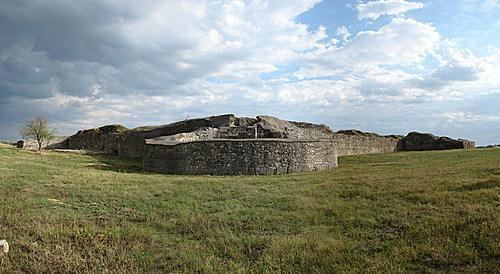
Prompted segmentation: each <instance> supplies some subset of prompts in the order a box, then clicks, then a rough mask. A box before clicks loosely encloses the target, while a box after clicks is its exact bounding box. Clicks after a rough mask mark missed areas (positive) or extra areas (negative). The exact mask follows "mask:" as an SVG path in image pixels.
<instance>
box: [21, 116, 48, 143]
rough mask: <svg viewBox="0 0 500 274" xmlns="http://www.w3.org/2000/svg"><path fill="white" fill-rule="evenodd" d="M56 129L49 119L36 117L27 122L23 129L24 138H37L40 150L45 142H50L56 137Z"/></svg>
mask: <svg viewBox="0 0 500 274" xmlns="http://www.w3.org/2000/svg"><path fill="white" fill-rule="evenodd" d="M54 134H55V129H52V128H50V127H49V124H48V122H47V119H45V118H44V117H36V118H33V119H31V120H29V121H27V122H26V124H25V125H24V127H23V129H22V130H21V136H22V137H23V139H31V140H35V141H36V142H37V144H38V150H39V151H40V150H41V149H42V147H43V143H45V142H47V143H48V142H49V141H50V140H52V139H54V137H55V135H54Z"/></svg>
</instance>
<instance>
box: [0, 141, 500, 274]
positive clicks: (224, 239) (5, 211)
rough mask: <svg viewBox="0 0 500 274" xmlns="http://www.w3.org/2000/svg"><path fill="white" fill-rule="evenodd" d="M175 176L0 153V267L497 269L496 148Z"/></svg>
mask: <svg viewBox="0 0 500 274" xmlns="http://www.w3.org/2000/svg"><path fill="white" fill-rule="evenodd" d="M339 164H340V167H339V168H338V169H335V170H331V171H324V172H313V173H304V174H293V175H287V176H270V177H253V176H238V177H210V176H170V175H160V174H149V173H144V172H142V171H141V163H139V162H134V161H128V160H122V159H119V158H116V157H110V156H88V155H78V154H69V153H57V152H48V153H45V154H38V153H35V152H28V151H21V150H17V149H14V148H8V147H2V148H0V193H1V195H2V198H1V200H0V201H1V202H0V218H1V219H0V239H6V240H7V241H8V242H9V243H10V247H11V251H10V252H9V253H8V254H7V255H3V256H1V257H0V264H1V265H0V272H2V273H11V272H29V273H42V272H50V273H61V272H73V273H79V272H96V273H103V272H113V273H138V272H152V273H165V272H204V273H210V272H218V273H220V272H232V273H238V272H296V273H315V272H316V273H319V272H322V273H333V272H368V273H371V272H400V273H408V272H436V273H442V272H477V273H487V272H497V273H498V272H499V271H500V268H499V263H500V150H498V149H482V150H467V151H463V150H462V151H441V152H416V153H394V154H384V155H368V156H351V157H341V158H340V159H339Z"/></svg>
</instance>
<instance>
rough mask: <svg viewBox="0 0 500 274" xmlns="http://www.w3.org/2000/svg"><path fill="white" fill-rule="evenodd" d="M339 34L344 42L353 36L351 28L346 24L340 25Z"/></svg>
mask: <svg viewBox="0 0 500 274" xmlns="http://www.w3.org/2000/svg"><path fill="white" fill-rule="evenodd" d="M337 35H338V36H340V37H341V38H342V40H343V41H344V42H347V39H349V37H350V36H351V33H350V32H349V29H348V28H347V27H345V26H340V27H338V28H337Z"/></svg>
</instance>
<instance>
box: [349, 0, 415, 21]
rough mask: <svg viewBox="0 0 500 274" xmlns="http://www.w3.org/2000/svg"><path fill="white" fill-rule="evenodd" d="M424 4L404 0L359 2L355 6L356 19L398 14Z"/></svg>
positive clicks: (373, 18) (374, 18)
mask: <svg viewBox="0 0 500 274" xmlns="http://www.w3.org/2000/svg"><path fill="white" fill-rule="evenodd" d="M423 7H424V4H422V3H419V2H410V1H406V0H376V1H368V2H366V3H360V4H357V5H356V6H355V8H356V10H357V11H358V19H359V20H363V19H372V20H377V19H378V18H379V17H380V16H383V15H398V14H403V13H405V12H407V11H410V10H415V9H421V8H423Z"/></svg>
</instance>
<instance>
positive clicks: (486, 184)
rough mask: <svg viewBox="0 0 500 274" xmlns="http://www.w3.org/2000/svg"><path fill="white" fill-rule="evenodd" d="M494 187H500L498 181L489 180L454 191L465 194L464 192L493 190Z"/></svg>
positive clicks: (499, 181)
mask: <svg viewBox="0 0 500 274" xmlns="http://www.w3.org/2000/svg"><path fill="white" fill-rule="evenodd" d="M495 187H500V179H489V180H486V181H482V182H478V183H475V184H471V185H465V186H462V187H459V188H457V189H455V191H458V192H466V191H476V190H482V189H490V188H495Z"/></svg>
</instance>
